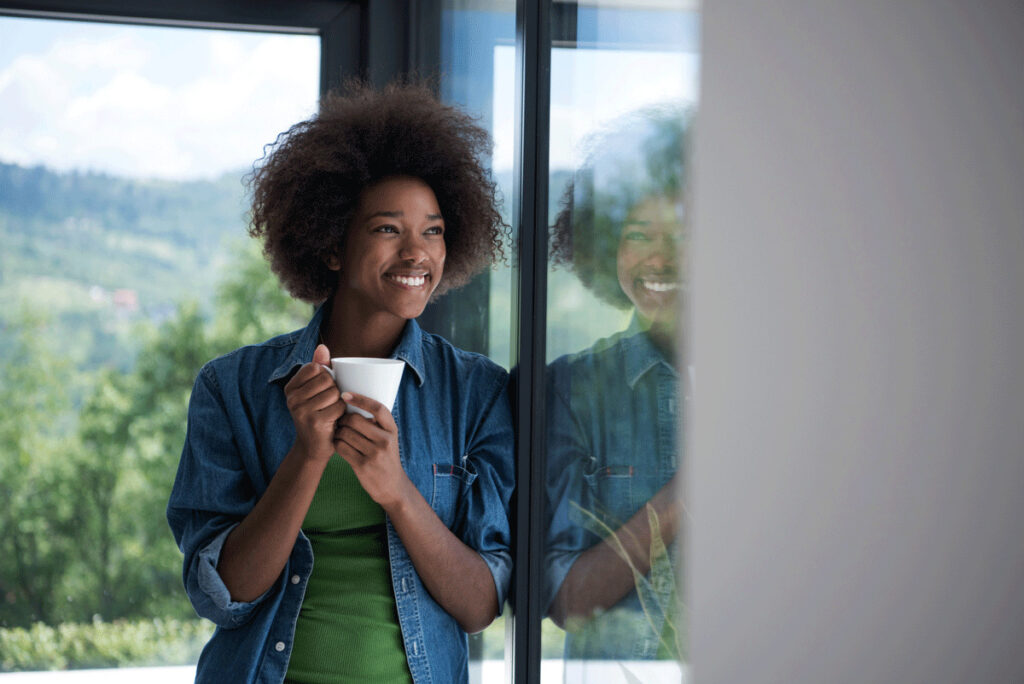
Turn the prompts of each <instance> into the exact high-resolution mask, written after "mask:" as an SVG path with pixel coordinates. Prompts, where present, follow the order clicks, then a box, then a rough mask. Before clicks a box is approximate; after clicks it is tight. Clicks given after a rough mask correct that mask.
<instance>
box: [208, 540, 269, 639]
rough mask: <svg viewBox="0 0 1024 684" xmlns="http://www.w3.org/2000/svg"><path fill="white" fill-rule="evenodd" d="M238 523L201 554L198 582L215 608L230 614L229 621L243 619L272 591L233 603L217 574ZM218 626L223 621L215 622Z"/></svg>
mask: <svg viewBox="0 0 1024 684" xmlns="http://www.w3.org/2000/svg"><path fill="white" fill-rule="evenodd" d="M237 526H238V525H237V523H236V524H234V525H232V526H231V527H229V528H227V529H226V530H224V531H223V532H221V533H220V534H218V535H217V536H216V537H214V538H213V540H212V541H211V542H210V543H209V544H207V545H206V546H205V547H203V549H202V550H201V551H200V552H199V559H198V567H197V571H198V572H197V575H196V581H197V582H198V584H199V589H200V591H202V592H203V593H204V594H205V595H206V597H207V599H209V601H210V603H211V604H212V605H213V608H214V609H215V610H217V611H219V612H223V613H227V614H229V621H231V622H233V621H234V620H235V619H238V618H243V617H245V616H246V615H248V614H249V612H250V611H252V609H253V608H254V607H255V606H256V605H257V604H259V603H260V602H261V601H263V599H264V598H265V597H266V596H267V594H269V593H270V589H268V590H267V591H265V592H263V594H261V595H260V596H259V597H258V598H256V599H254V600H252V601H232V600H231V592H230V591H228V588H227V586H226V585H225V584H224V580H223V579H222V578H221V576H220V573H219V572H217V564H218V563H219V562H220V552H221V549H222V548H223V547H224V541H225V540H226V539H227V538H228V535H229V534H231V530H233V529H235V527H237ZM215 622H218V624H219V623H220V622H221V621H219V620H218V621H215Z"/></svg>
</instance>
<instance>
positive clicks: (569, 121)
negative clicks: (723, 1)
mask: <svg viewBox="0 0 1024 684" xmlns="http://www.w3.org/2000/svg"><path fill="white" fill-rule="evenodd" d="M494 50H495V52H494V84H495V88H494V100H493V106H494V110H493V111H494V130H493V135H494V142H495V146H494V159H493V162H492V163H493V168H494V169H495V170H496V171H497V172H503V171H508V170H510V169H511V168H512V163H513V158H514V130H515V129H514V120H513V117H514V112H515V101H514V100H515V85H514V84H515V74H514V66H515V48H514V47H513V46H508V45H499V46H496V47H495V48H494ZM319 59H320V56H319V40H318V39H317V37H315V36H308V35H283V34H269V33H253V32H241V31H217V30H199V29H182V28H160V27H149V26H136V25H122V24H101V23H90V22H76V21H54V20H44V19H26V18H9V17H0V161H4V162H9V163H11V162H13V163H18V164H22V165H35V164H42V165H45V166H47V167H50V168H52V169H56V170H62V171H63V170H70V169H78V170H93V171H102V172H107V173H111V174H115V175H126V176H131V177H143V178H162V179H172V180H184V179H195V178H213V177H216V176H218V175H220V174H221V173H223V172H225V171H236V170H239V169H247V168H249V167H250V166H251V165H252V163H253V162H254V161H255V160H256V159H258V158H260V157H261V156H262V154H263V146H264V145H266V144H268V143H270V142H272V141H273V140H274V138H275V137H276V136H277V134H278V133H280V132H281V131H284V130H286V129H287V128H288V127H289V126H291V125H292V124H294V123H296V122H298V121H301V120H303V119H306V118H308V117H309V116H311V115H312V114H313V113H314V112H315V109H316V98H317V94H318V86H319V76H318V74H319ZM697 75H698V57H697V54H696V52H695V51H673V52H663V51H662V52H659V51H656V50H622V49H616V50H597V49H582V48H581V49H576V50H567V49H557V48H556V49H555V50H554V51H553V54H552V70H551V82H552V97H551V136H550V139H551V148H550V165H551V168H552V169H558V168H563V169H568V168H574V167H575V165H576V164H577V163H578V162H579V161H580V159H579V156H580V149H581V148H580V142H581V141H582V140H583V139H584V137H585V136H586V135H587V134H588V133H590V132H592V131H593V130H595V129H596V128H598V127H599V126H601V124H602V123H605V122H607V121H610V120H612V119H614V118H615V117H616V116H618V115H621V114H623V113H625V112H628V111H631V110H634V109H637V108H639V107H642V106H643V105H646V104H650V103H654V102H663V101H668V100H676V101H683V102H693V103H695V102H696V100H697V89H698V84H697Z"/></svg>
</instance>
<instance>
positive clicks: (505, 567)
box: [478, 551, 512, 615]
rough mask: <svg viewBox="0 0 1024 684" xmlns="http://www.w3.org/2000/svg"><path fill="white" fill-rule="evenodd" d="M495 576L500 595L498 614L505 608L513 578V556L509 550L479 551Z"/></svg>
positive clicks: (496, 587)
mask: <svg viewBox="0 0 1024 684" xmlns="http://www.w3.org/2000/svg"><path fill="white" fill-rule="evenodd" d="M478 553H480V557H481V558H483V559H484V563H486V564H487V568H488V569H489V570H490V571H491V576H492V577H493V578H494V589H495V591H496V592H497V595H498V615H501V612H502V610H504V608H505V598H506V597H507V596H508V585H509V582H510V581H511V580H512V556H511V555H510V554H509V553H508V552H507V551H488V552H478Z"/></svg>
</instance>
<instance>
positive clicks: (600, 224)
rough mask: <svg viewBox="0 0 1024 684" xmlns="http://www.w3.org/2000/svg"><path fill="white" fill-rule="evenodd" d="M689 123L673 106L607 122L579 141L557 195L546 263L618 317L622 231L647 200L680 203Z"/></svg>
mask: <svg viewBox="0 0 1024 684" xmlns="http://www.w3.org/2000/svg"><path fill="white" fill-rule="evenodd" d="M690 120H691V116H690V114H689V112H688V111H687V110H686V109H684V108H683V107H682V106H681V105H678V104H674V103H669V104H662V105H655V106H651V107H647V108H644V109H642V110H639V111H636V112H631V113H629V114H627V115H625V116H623V117H621V118H618V119H616V120H614V121H613V122H611V123H610V124H609V125H608V126H606V127H605V128H603V129H602V130H600V131H598V132H597V133H595V134H593V135H591V136H590V137H589V138H588V139H587V140H586V142H585V145H584V153H585V155H586V156H585V162H584V164H583V165H582V166H581V167H580V168H579V169H577V170H576V172H575V173H574V174H573V177H572V178H571V179H570V180H569V181H568V182H567V183H566V187H565V190H564V191H563V193H562V197H561V200H560V204H559V206H560V210H559V212H558V215H557V216H556V217H555V223H554V225H553V226H552V227H551V260H552V262H553V263H554V264H555V265H558V266H568V267H569V268H570V269H571V270H572V272H573V273H575V274H576V277H577V278H579V280H580V282H581V283H582V284H583V286H584V287H586V288H587V289H588V290H590V291H591V292H593V293H594V295H596V296H597V297H598V298H599V299H601V300H602V301H605V302H607V303H608V304H611V305H612V306H615V307H617V308H619V309H628V308H629V307H630V306H632V305H633V303H632V302H631V301H630V300H629V297H627V296H626V294H625V293H624V292H623V291H622V288H621V287H620V285H619V279H618V274H617V271H616V258H617V254H618V250H619V237H620V235H621V232H622V226H623V225H624V223H625V221H626V218H627V217H628V216H629V212H630V211H631V210H632V209H633V208H634V207H635V206H637V205H638V204H639V203H640V202H641V201H643V200H644V199H646V198H648V197H651V196H655V195H661V196H666V197H674V198H681V197H682V195H683V192H684V187H683V185H684V182H685V178H684V171H685V168H684V158H685V150H684V145H685V142H686V138H687V135H688V129H689V124H690Z"/></svg>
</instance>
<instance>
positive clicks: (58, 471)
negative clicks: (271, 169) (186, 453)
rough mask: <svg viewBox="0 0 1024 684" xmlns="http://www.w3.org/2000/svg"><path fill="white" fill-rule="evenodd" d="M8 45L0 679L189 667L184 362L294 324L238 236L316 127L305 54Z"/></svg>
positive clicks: (43, 34) (1, 201)
mask: <svg viewBox="0 0 1024 684" xmlns="http://www.w3.org/2000/svg"><path fill="white" fill-rule="evenodd" d="M0 34H2V35H3V37H4V38H3V40H2V41H0V42H2V45H3V47H2V48H0V98H2V100H3V102H4V106H3V108H2V109H0V242H2V244H3V253H2V259H3V261H2V264H3V268H2V275H0V299H2V301H3V306H2V307H0V338H2V340H0V378H2V379H0V386H2V390H0V393H2V398H3V401H4V406H5V408H4V411H3V414H2V417H0V433H2V436H0V490H2V492H0V498H2V499H3V500H4V506H3V507H2V510H0V528H2V531H0V629H3V630H5V636H4V639H3V643H4V648H3V653H0V660H2V662H0V670H7V669H51V668H54V669H59V668H63V667H64V666H67V667H98V666H126V665H142V664H146V665H152V664H185V663H188V662H194V661H195V658H196V657H197V656H198V650H199V648H200V647H201V646H202V643H203V642H204V640H205V638H206V637H207V636H208V635H209V633H210V632H211V631H212V627H211V626H210V625H209V624H208V623H205V622H203V621H201V620H197V619H196V618H195V615H194V613H193V612H192V609H191V607H190V606H189V604H188V601H187V599H186V598H185V596H184V594H183V592H182V590H181V579H180V577H181V569H180V568H181V557H180V553H179V552H178V550H177V548H176V547H175V545H174V541H173V539H172V538H171V537H170V536H169V535H168V534H167V529H166V523H165V522H164V513H163V511H164V508H165V506H166V503H167V483H168V482H170V481H172V480H173V476H174V471H175V469H176V467H177V460H178V455H179V454H180V450H181V443H182V440H183V435H184V422H183V420H184V415H185V405H186V402H187V398H188V395H189V392H190V390H191V386H192V379H193V378H194V375H195V372H196V370H197V369H198V367H199V364H201V363H203V361H204V360H206V359H209V358H212V356H214V355H216V354H219V353H223V352H224V351H228V350H230V349H231V348H234V347H237V346H239V345H241V344H244V343H247V342H256V341H259V340H261V339H265V338H266V337H268V336H270V335H272V334H277V333H280V332H285V331H287V330H291V329H293V328H295V327H297V323H298V322H300V321H301V322H305V320H306V318H307V317H308V311H307V307H305V306H303V305H301V304H298V303H294V302H291V301H289V300H288V299H287V297H285V296H284V295H283V294H282V293H281V292H280V291H278V289H277V287H276V284H275V282H274V279H273V278H271V277H269V271H268V269H267V268H266V266H265V265H264V263H263V259H262V256H261V254H260V253H259V249H258V247H255V245H254V244H252V241H251V240H249V238H248V237H247V235H246V225H247V218H246V201H245V194H246V193H245V188H244V185H243V182H242V180H243V176H244V175H245V174H246V173H247V171H249V170H250V169H251V166H252V163H253V161H254V160H256V159H257V158H259V157H260V156H261V155H262V150H263V146H264V145H265V144H267V143H270V142H272V141H273V140H274V138H275V137H276V135H277V134H278V133H279V132H280V131H282V130H285V129H286V128H287V127H288V126H290V125H291V124H292V123H294V122H295V121H298V120H300V119H303V118H306V117H308V116H309V115H310V114H311V113H313V112H314V111H315V107H316V100H317V96H318V90H319V75H318V70H319V61H320V54H319V53H320V47H319V44H318V43H319V41H318V39H317V38H316V37H315V36H303V35H298V36H297V35H284V34H279V33H257V32H239V31H223V30H203V29H187V28H168V27H155V26H137V25H125V24H112V23H104V24H100V23H90V22H81V21H58V20H52V19H40V18H21V17H0ZM253 297H258V298H260V299H261V309H262V314H263V315H261V316H260V317H258V318H257V317H254V316H253V315H252V313H251V308H250V306H249V304H250V302H251V299H252V298H253ZM267 314H269V315H267ZM169 478H170V479H169ZM61 625H64V627H62V628H60V629H58V627H59V626H61ZM13 628H25V629H27V630H30V631H21V630H15V629H13ZM89 642H93V643H96V642H106V643H107V644H108V646H112V648H108V652H107V653H106V655H104V654H103V652H102V649H96V648H85V647H82V646H83V644H86V643H89ZM76 645H77V646H79V647H82V648H81V649H80V650H81V655H80V656H74V655H73V653H74V650H75V646H76ZM76 658H77V659H76Z"/></svg>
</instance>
